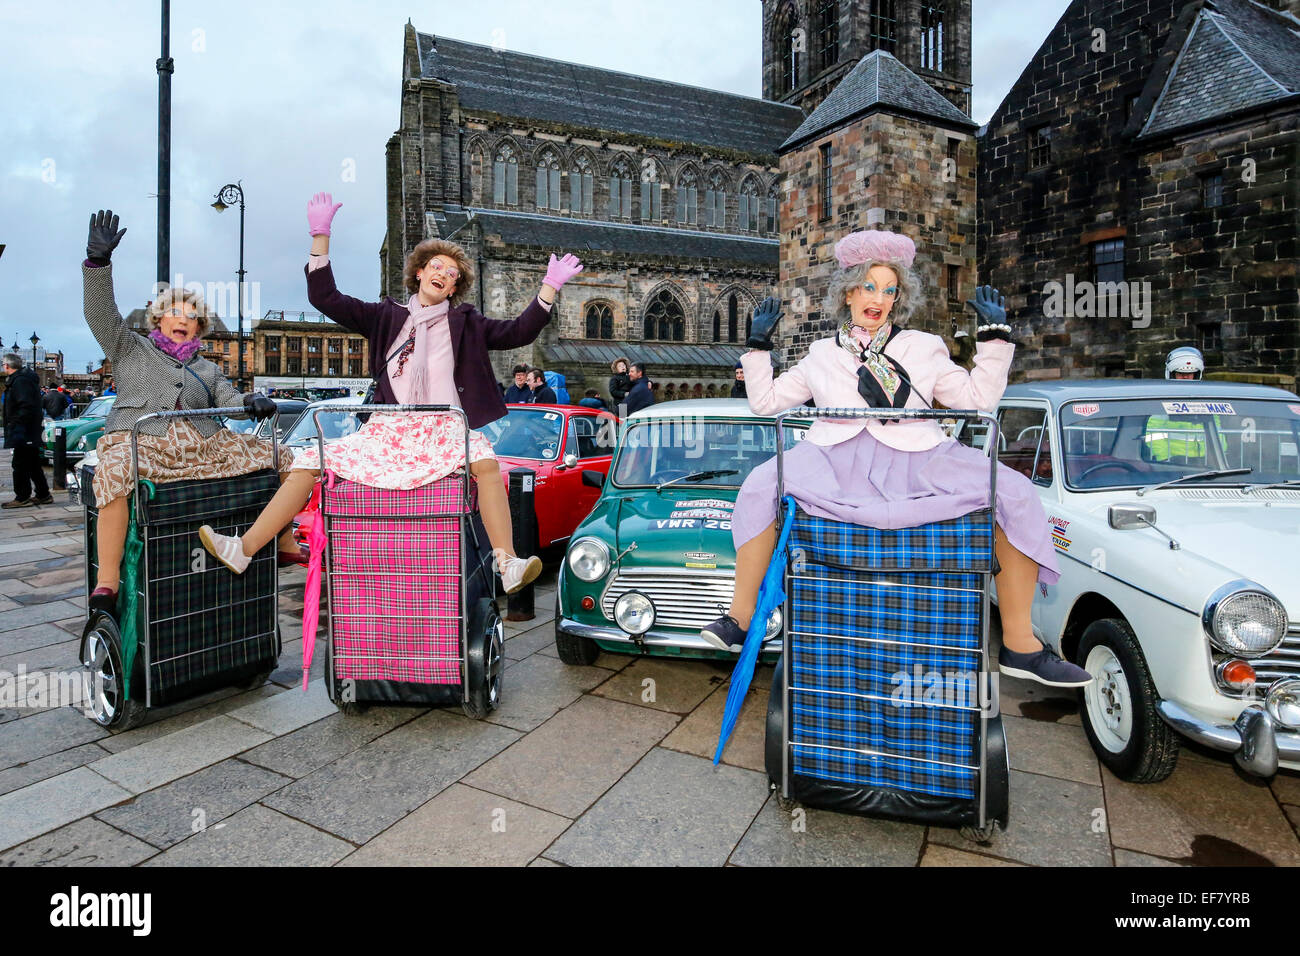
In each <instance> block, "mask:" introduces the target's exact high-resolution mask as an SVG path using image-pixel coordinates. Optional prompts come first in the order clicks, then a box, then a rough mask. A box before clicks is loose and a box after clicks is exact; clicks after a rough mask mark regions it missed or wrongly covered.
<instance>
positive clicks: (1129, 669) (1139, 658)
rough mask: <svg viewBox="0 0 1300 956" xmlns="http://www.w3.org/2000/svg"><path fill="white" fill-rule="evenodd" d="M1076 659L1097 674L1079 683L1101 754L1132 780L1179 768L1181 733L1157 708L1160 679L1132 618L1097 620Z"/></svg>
mask: <svg viewBox="0 0 1300 956" xmlns="http://www.w3.org/2000/svg"><path fill="white" fill-rule="evenodd" d="M1076 659H1077V661H1078V663H1079V665H1080V666H1081V667H1083V668H1085V669H1086V670H1087V671H1088V672H1089V673H1090V674H1092V676H1093V681H1092V683H1091V684H1089V685H1088V686H1086V687H1081V688H1079V710H1080V711H1081V713H1082V715H1083V730H1084V733H1085V734H1087V736H1088V743H1090V744H1091V745H1092V749H1093V751H1094V752H1095V753H1096V754H1097V758H1098V759H1099V760H1100V761H1101V762H1102V763H1103V764H1105V765H1106V768H1107V769H1108V770H1110V772H1111V773H1113V774H1115V776H1117V777H1119V778H1120V779H1121V780H1126V781H1128V782H1129V783H1157V782H1159V781H1161V780H1164V779H1165V778H1166V777H1168V776H1169V775H1170V774H1171V773H1173V772H1174V767H1175V765H1176V764H1177V763H1178V734H1177V733H1176V732H1175V731H1174V730H1173V728H1171V727H1170V726H1169V725H1168V724H1166V723H1165V722H1164V720H1163V719H1161V717H1160V714H1159V713H1158V712H1157V711H1156V702H1157V701H1158V700H1159V698H1158V696H1157V694H1156V687H1155V683H1154V682H1153V681H1152V680H1151V671H1150V670H1149V669H1148V668H1147V663H1146V659H1145V658H1144V657H1143V655H1142V648H1141V646H1140V645H1139V644H1138V640H1137V637H1136V635H1134V633H1133V629H1132V628H1131V627H1129V625H1128V622H1126V621H1124V620H1121V619H1119V618H1103V619H1101V620H1099V621H1093V622H1092V623H1091V624H1089V625H1088V627H1087V628H1086V629H1085V630H1084V632H1083V638H1082V640H1081V641H1080V642H1079V651H1078V654H1077V657H1076Z"/></svg>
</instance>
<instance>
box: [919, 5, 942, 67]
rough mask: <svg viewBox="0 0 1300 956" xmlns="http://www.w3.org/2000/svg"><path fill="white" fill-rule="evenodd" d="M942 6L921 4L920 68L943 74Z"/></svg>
mask: <svg viewBox="0 0 1300 956" xmlns="http://www.w3.org/2000/svg"><path fill="white" fill-rule="evenodd" d="M943 15H944V4H943V3H942V2H937V3H923V4H921V66H922V68H924V69H927V70H934V71H935V72H937V73H942V72H943V41H944V36H943V34H944V23H943V19H944V17H943Z"/></svg>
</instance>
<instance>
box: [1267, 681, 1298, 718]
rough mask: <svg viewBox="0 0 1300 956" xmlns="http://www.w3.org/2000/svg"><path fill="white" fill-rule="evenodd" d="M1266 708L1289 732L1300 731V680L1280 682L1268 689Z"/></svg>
mask: <svg viewBox="0 0 1300 956" xmlns="http://www.w3.org/2000/svg"><path fill="white" fill-rule="evenodd" d="M1264 707H1265V709H1266V710H1267V711H1268V712H1269V715H1270V716H1271V717H1272V718H1273V719H1274V720H1275V721H1277V722H1278V723H1279V724H1281V725H1282V726H1283V727H1286V728H1287V729H1288V730H1300V680H1296V679H1294V678H1291V679H1289V680H1280V681H1278V682H1277V683H1275V684H1274V685H1273V686H1272V687H1270V688H1269V689H1268V697H1267V698H1265V700H1264Z"/></svg>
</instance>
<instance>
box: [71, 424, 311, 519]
mask: <svg viewBox="0 0 1300 956" xmlns="http://www.w3.org/2000/svg"><path fill="white" fill-rule="evenodd" d="M139 445H140V477H141V478H148V479H149V480H150V481H154V482H158V483H160V484H161V483H163V482H168V481H190V480H193V479H211V478H234V477H236V476H238V475H246V474H248V473H249V472H251V471H260V470H262V469H263V468H270V467H271V443H270V442H269V441H262V440H261V439H259V438H256V437H254V436H252V435H237V434H235V433H234V432H232V431H231V430H230V429H228V428H218V429H217V431H216V433H215V434H214V435H212V436H211V437H209V438H204V437H203V435H201V434H200V433H199V430H198V429H197V428H195V427H194V425H193V424H191V423H190V422H188V421H186V420H185V419H183V418H177V419H173V420H172V421H171V422H170V423H169V424H168V425H167V434H166V435H165V436H155V435H141V436H140V437H139ZM95 451H96V453H97V454H98V456H99V463H98V464H97V465H96V466H95V480H94V483H93V487H94V489H95V505H96V507H99V508H102V507H104V505H106V504H108V503H109V502H110V501H113V500H114V499H116V498H122V497H124V496H126V495H129V494H131V493H132V492H133V491H135V482H134V481H133V480H132V479H131V433H130V432H129V431H120V432H109V433H107V434H106V435H104V436H103V437H102V438H100V439H99V444H98V445H96V446H95ZM279 452H280V454H279V458H280V460H279V467H278V468H277V469H276V470H277V471H279V472H280V477H281V478H283V477H284V476H285V475H287V474H288V473H289V469H290V468H291V467H292V466H293V452H292V451H290V450H289V449H288V448H284V447H281V448H280V449H279Z"/></svg>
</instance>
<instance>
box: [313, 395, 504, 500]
mask: <svg viewBox="0 0 1300 956" xmlns="http://www.w3.org/2000/svg"><path fill="white" fill-rule="evenodd" d="M485 458H491V459H493V460H495V459H496V453H495V452H494V451H493V450H492V443H491V442H490V441H488V440H487V436H485V435H484V434H483V433H482V432H476V431H473V430H471V431H470V433H469V460H470V461H471V462H475V461H482V460H484V459H485ZM464 464H465V429H464V427H463V426H462V424H461V419H460V417H459V416H456V415H446V414H439V413H426V414H415V415H380V414H376V415H372V416H371V418H370V421H368V422H366V424H364V425H362V426H361V428H360V429H359V430H358V431H357V432H356V433H355V434H352V435H348V436H347V437H346V438H340V439H338V440H337V441H332V442H327V443H326V445H325V467H326V468H327V469H329V470H330V471H332V472H334V474H336V475H338V476H339V477H340V478H346V479H347V480H348V481H355V482H358V483H359V484H363V485H369V486H370V487H372V488H390V489H393V490H396V491H409V490H410V489H412V488H419V487H421V486H423V485H427V484H429V483H430V482H433V481H437V480H438V479H439V478H445V477H446V476H447V475H450V474H451V473H452V472H453V471H455V470H456V469H457V468H461V467H463V466H464ZM293 467H294V468H307V469H310V470H311V471H319V470H320V451H319V450H318V449H317V448H316V446H314V445H309V446H307V447H306V448H304V449H303V450H302V451H300V452H299V453H298V457H297V458H296V459H295V460H294V463H293Z"/></svg>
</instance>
